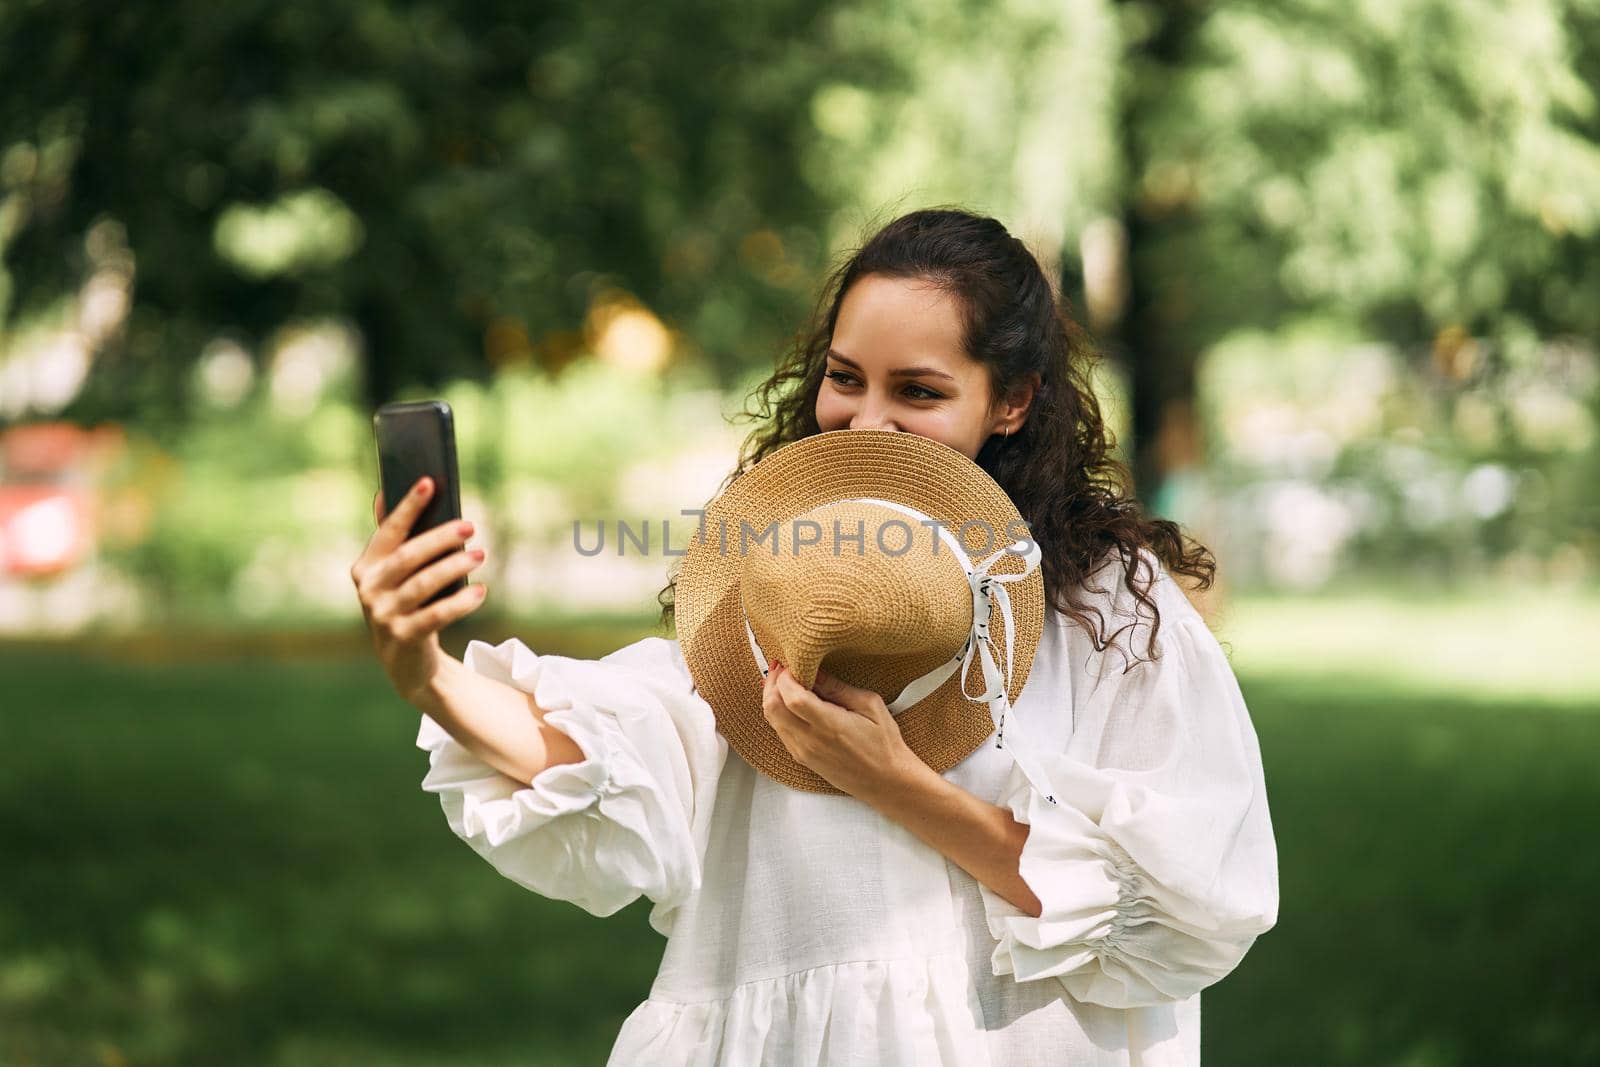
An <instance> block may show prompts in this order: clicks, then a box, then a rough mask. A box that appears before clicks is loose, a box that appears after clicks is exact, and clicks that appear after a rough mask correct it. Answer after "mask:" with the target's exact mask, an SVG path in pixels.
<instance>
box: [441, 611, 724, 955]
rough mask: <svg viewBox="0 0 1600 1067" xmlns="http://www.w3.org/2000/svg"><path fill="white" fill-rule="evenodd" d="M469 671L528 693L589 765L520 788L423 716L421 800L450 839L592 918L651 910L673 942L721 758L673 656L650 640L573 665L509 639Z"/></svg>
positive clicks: (701, 851)
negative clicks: (435, 808) (433, 809)
mask: <svg viewBox="0 0 1600 1067" xmlns="http://www.w3.org/2000/svg"><path fill="white" fill-rule="evenodd" d="M463 662H464V663H465V664H466V665H467V666H468V667H469V668H470V669H472V670H474V671H477V672H478V673H479V674H483V675H486V676H488V677H491V678H494V679H496V680H497V681H501V682H505V683H507V684H508V685H511V686H514V687H516V688H517V689H520V690H522V691H523V692H525V693H529V694H532V696H533V698H534V700H535V701H536V702H537V703H538V705H539V706H540V707H541V708H544V709H545V712H546V716H545V718H546V721H548V722H549V723H551V724H552V725H554V726H556V727H559V728H560V729H561V731H562V732H563V733H565V734H567V735H568V736H570V737H571V738H572V739H573V741H574V742H575V743H576V744H577V745H578V747H579V748H580V749H581V750H582V751H583V759H581V760H580V761H578V762H577V763H563V764H556V765H554V766H551V767H547V768H545V769H544V770H543V771H541V772H540V773H539V774H537V775H535V776H534V778H533V780H532V781H531V782H526V783H525V782H521V781H518V780H516V779H514V778H511V777H508V776H507V775H505V774H503V773H501V772H500V771H499V770H497V769H495V768H493V767H491V766H490V765H488V764H487V763H484V762H482V761H481V760H479V759H478V758H477V757H475V756H473V755H472V753H471V752H469V751H468V750H467V748H466V747H465V746H464V745H462V744H461V743H460V742H458V741H456V740H455V738H453V737H452V736H451V735H450V734H449V733H447V732H446V731H445V730H444V728H443V727H441V726H440V725H439V724H438V722H436V721H435V720H434V719H433V718H432V717H430V716H428V715H423V717H422V725H421V728H420V729H419V731H418V733H417V747H418V748H421V749H423V750H425V751H426V752H427V753H428V773H427V775H426V776H425V777H424V778H423V780H422V788H423V789H424V790H426V791H427V792H430V793H437V794H438V796H439V803H440V805H441V806H442V807H443V809H444V815H445V819H446V821H447V822H448V823H449V824H450V829H451V830H452V831H454V832H455V834H456V835H457V836H458V837H460V838H461V839H462V840H464V841H466V842H467V844H469V845H471V846H472V848H473V849H474V850H475V851H476V852H477V853H478V854H479V855H480V856H482V857H483V858H484V859H486V860H488V861H489V863H490V864H492V865H493V866H494V868H495V869H496V870H498V871H499V872H500V873H501V874H503V875H505V876H506V877H507V878H509V879H511V880H512V881H514V882H516V883H518V884H519V885H522V886H525V887H526V888H528V889H531V890H533V891H534V892H536V893H539V894H540V895H542V896H546V897H550V898H552V899H556V900H566V901H571V902H572V903H574V904H577V905H578V906H579V907H581V908H583V909H584V910H585V911H588V912H590V913H591V914H594V915H600V916H605V915H612V914H614V913H616V912H617V911H619V910H620V909H621V908H623V907H625V906H626V905H628V904H630V903H632V902H633V901H635V900H637V899H638V898H639V896H640V895H641V894H642V895H644V896H646V897H649V898H650V899H651V900H652V901H654V902H655V907H654V908H653V909H652V910H651V913H650V923H651V925H652V926H653V927H655V929H656V930H658V931H659V932H660V933H662V934H663V935H666V934H668V933H669V932H670V930H671V925H672V917H673V915H674V913H675V911H676V909H677V908H678V906H679V905H681V904H682V903H683V902H684V901H685V900H687V899H688V898H689V897H690V896H691V895H692V894H693V893H694V892H695V891H697V890H698V889H699V887H700V882H701V873H702V870H701V867H702V862H703V860H704V857H705V849H706V843H707V841H708V838H709V833H710V821H711V809H712V805H713V801H714V799H715V796H716V788H717V779H718V777H719V776H720V774H721V771H722V765H723V762H724V760H725V759H726V757H727V751H728V749H727V742H726V741H725V740H723V738H722V736H721V735H720V734H719V733H717V731H716V724H715V719H714V717H713V715H712V712H711V708H710V706H709V705H707V704H706V703H705V701H704V700H703V699H702V698H701V697H700V696H699V694H698V693H696V692H695V691H694V687H693V683H692V681H691V680H690V677H689V673H688V669H687V667H686V666H685V665H684V662H683V657H682V654H681V653H680V652H679V650H678V643H677V642H676V641H675V640H669V639H667V638H662V637H647V638H645V639H643V640H641V641H638V642H635V643H634V644H631V645H628V646H625V647H623V648H621V649H618V650H617V651H615V652H613V653H611V654H610V655H607V656H604V657H602V658H600V659H598V660H581V659H571V658H568V657H566V656H555V655H537V654H535V653H533V652H532V651H530V650H529V649H528V647H527V646H526V645H524V644H523V643H522V642H521V641H518V640H517V639H515V638H510V639H508V640H506V641H504V642H502V643H501V644H499V645H490V644H488V643H487V642H484V641H472V642H470V643H469V644H468V645H467V649H466V653H465V655H464V656H463Z"/></svg>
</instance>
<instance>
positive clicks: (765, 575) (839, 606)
mask: <svg viewBox="0 0 1600 1067" xmlns="http://www.w3.org/2000/svg"><path fill="white" fill-rule="evenodd" d="M851 497H877V498H881V499H884V500H890V501H894V502H896V503H899V504H902V505H905V506H907V507H912V508H915V509H917V510H918V511H921V512H924V513H926V514H927V515H929V516H930V517H932V518H934V519H937V520H939V521H940V522H942V523H943V524H944V525H945V526H946V527H947V528H948V529H949V530H950V532H951V533H953V534H955V535H956V536H957V537H958V538H959V539H960V540H961V543H962V544H963V545H964V547H965V548H966V550H967V553H968V555H969V556H970V557H971V558H972V559H974V560H978V559H982V558H983V557H985V556H987V555H989V554H991V553H993V552H995V551H996V550H998V549H1000V548H1002V547H1003V546H1005V545H1007V544H1009V543H1010V542H1011V540H1012V539H1013V538H1014V537H1015V536H1026V535H1027V526H1026V524H1025V523H1024V522H1023V521H1022V519H1021V516H1020V515H1019V513H1018V512H1017V509H1016V506H1015V505H1014V504H1013V503H1012V501H1011V499H1010V498H1009V497H1007V496H1006V494H1005V491H1004V490H1002V489H1001V488H1000V486H999V485H997V484H996V483H995V481H994V479H992V478H990V477H989V475H988V474H987V473H986V472H985V471H984V470H983V469H982V468H981V467H979V466H978V465H977V464H976V463H974V462H972V461H971V460H970V459H968V458H967V457H966V456H964V455H962V454H961V453H960V452H958V451H956V450H955V449H953V448H950V447H949V446H948V445H944V444H941V443H939V442H937V441H933V440H930V439H929V438H926V437H922V436H920V435H917V434H910V433H897V432H894V431H891V430H834V431H830V432H828V433H821V434H815V435H813V436H811V437H807V438H804V439H802V440H800V441H796V442H794V443H792V444H789V445H786V446H785V447H783V448H781V449H779V450H778V451H776V452H774V453H772V454H771V455H769V456H767V457H766V458H765V459H763V460H762V461H761V462H760V463H759V464H757V465H756V466H755V467H754V468H752V469H751V470H749V471H747V472H745V473H744V474H743V475H742V476H740V477H739V478H737V479H735V480H734V482H733V484H732V485H730V486H729V487H728V489H727V490H726V491H725V492H723V493H722V495H720V496H719V497H717V498H716V499H715V500H713V501H712V502H711V503H710V504H709V505H707V507H706V514H705V518H704V521H703V523H702V524H701V526H700V529H699V530H698V531H697V532H696V535H695V536H694V537H693V538H692V539H691V541H690V543H689V545H688V547H687V549H686V550H685V553H684V558H683V564H682V567H681V568H680V570H679V573H678V579H677V587H676V608H675V612H674V613H675V616H676V619H677V628H678V640H679V643H680V646H681V647H682V650H683V656H684V660H685V662H686V663H687V664H688V667H689V673H690V675H691V676H692V678H693V679H694V683H695V688H696V690H697V691H698V692H699V693H700V695H701V696H702V697H703V698H704V699H705V700H706V702H707V703H708V704H709V705H710V706H711V709H712V711H713V712H714V714H715V715H716V720H717V729H718V730H719V731H720V732H721V733H722V735H723V737H725V738H726V739H727V741H728V744H729V745H730V746H731V747H732V748H733V749H734V751H736V752H738V753H739V755H740V756H741V757H743V758H744V760H745V761H746V762H747V763H749V764H750V765H751V766H753V767H755V768H756V769H757V770H759V771H761V772H763V773H764V774H767V775H768V776H769V777H771V778H773V779H774V780H776V781H778V782H781V783H783V784H784V785H787V786H791V787H793V788H795V789H801V790H805V791H807V792H814V793H834V794H837V793H839V792H840V790H838V789H836V788H835V787H834V786H833V785H831V784H830V783H829V782H828V781H827V780H826V779H824V778H822V777H821V776H820V775H818V774H816V773H815V772H814V771H812V770H810V769H809V768H807V767H805V766H804V765H802V764H800V763H798V762H797V761H796V760H794V758H793V757H791V756H790V755H789V753H788V750H787V749H785V748H784V746H783V742H782V741H781V740H780V739H779V738H778V735H777V734H776V733H775V732H774V731H773V729H772V727H771V726H770V725H769V724H768V723H767V721H766V718H765V716H763V714H762V711H761V689H762V679H761V672H760V670H759V668H757V666H756V663H755V659H754V657H753V656H752V654H751V651H750V645H749V641H748V638H747V637H746V636H745V630H744V620H745V617H746V612H747V611H748V617H749V619H750V626H751V629H752V630H753V631H754V632H755V635H756V639H757V640H758V641H760V642H761V647H762V649H763V651H764V652H765V653H766V655H767V658H768V659H769V660H772V661H778V662H782V663H784V664H785V665H786V666H787V667H788V668H789V669H790V670H792V671H793V672H794V673H795V676H796V678H797V680H799V681H800V682H801V683H802V684H804V685H807V686H809V685H811V684H812V682H813V681H814V679H815V674H816V669H817V668H818V667H819V666H820V667H822V668H823V669H825V670H827V671H828V672H829V673H830V674H833V675H835V676H837V677H839V678H840V679H842V680H844V681H846V682H849V683H850V684H852V685H856V686H861V687H863V688H866V689H871V690H873V691H874V692H877V693H878V694H880V695H881V696H882V697H883V698H884V700H885V701H889V700H893V699H894V697H895V696H896V695H898V694H899V692H900V690H901V689H902V688H903V687H904V686H905V684H906V683H907V682H909V681H911V680H912V679H913V678H915V677H917V676H918V675H920V674H923V673H925V672H926V671H928V670H930V669H932V668H934V667H936V666H938V665H939V664H940V663H942V662H944V661H945V660H947V659H949V658H950V657H952V656H954V655H955V654H956V653H957V652H958V651H959V650H960V648H961V645H962V642H963V641H964V640H965V637H966V633H967V631H968V629H969V628H970V627H971V625H972V594H971V592H970V590H969V588H968V585H967V581H966V577H965V574H964V573H963V571H962V569H961V566H960V564H959V562H957V561H956V560H955V559H954V558H953V554H952V553H951V551H950V549H949V546H948V544H946V543H944V542H943V541H939V543H938V547H937V548H935V547H934V542H935V541H936V540H937V538H936V535H935V533H934V531H933V530H932V529H931V528H929V527H927V526H923V525H919V524H918V523H917V522H916V520H914V519H912V518H910V517H909V516H906V515H904V514H903V513H900V512H896V511H893V510H892V509H888V508H883V507H881V506H878V505H872V504H858V503H852V504H845V503H840V501H842V500H844V499H846V498H851ZM797 519H799V520H802V521H801V522H799V523H797V522H796V521H795V520H797ZM804 520H811V521H812V522H814V523H815V525H816V527H820V531H819V530H817V529H816V528H815V527H811V526H807V525H806V523H805V521H804ZM836 522H837V527H836V526H835V523H836ZM964 523H966V524H969V525H968V526H967V528H966V529H965V530H963V529H962V524H964ZM901 524H903V525H901ZM769 527H772V529H771V530H770V531H769V529H768V528H769ZM836 529H837V530H838V537H837V538H836V537H835V530H836ZM858 532H860V533H862V534H863V535H864V536H863V537H862V546H863V547H861V548H858V545H857V542H856V540H855V536H856V534H857V533H858ZM880 532H881V540H880V536H879V535H880ZM819 534H820V537H819ZM797 537H798V540H797ZM813 540H816V543H814V544H813V543H806V542H810V541H813ZM797 545H798V548H797ZM775 550H776V552H775ZM1022 566H1023V563H1022V560H1021V559H1020V558H1019V557H1017V556H1015V555H1011V554H1009V553H1008V554H1006V555H1003V556H1001V558H1000V559H999V560H997V561H996V563H995V564H994V566H993V568H992V570H991V573H994V574H1014V573H1017V572H1019V571H1021V570H1022ZM1006 589H1007V591H1008V592H1009V594H1010V597H1011V610H1012V616H1013V620H1014V623H1015V634H1016V636H1015V639H1014V645H1013V649H1014V656H1015V660H1016V662H1015V664H1014V665H1013V666H1012V672H1011V687H1010V690H1009V692H1010V696H1011V700H1012V702H1013V703H1015V701H1016V700H1017V698H1018V697H1019V696H1020V695H1021V693H1022V689H1023V686H1024V685H1025V684H1026V682H1027V679H1028V672H1029V670H1030V669H1031V668H1032V665H1033V657H1034V653H1035V651H1036V650H1037V648H1038V643H1039V636H1040V632H1041V630H1042V628H1043V622H1044V582H1043V578H1042V577H1041V575H1040V573H1039V571H1038V570H1035V571H1034V572H1033V573H1032V574H1030V575H1028V576H1027V577H1026V578H1024V579H1022V580H1021V581H1017V582H1012V583H1009V584H1008V585H1007V586H1006ZM990 634H991V636H992V638H993V639H994V641H995V647H996V648H997V649H998V652H997V660H998V662H999V666H1000V669H1001V671H1002V673H1003V672H1004V670H1005V663H1004V660H1003V657H1004V641H1005V635H1004V628H1003V625H1002V623H1001V620H1000V617H999V613H998V612H996V614H995V616H994V618H993V619H992V620H991V626H990ZM982 685H983V681H982V675H981V672H980V670H979V668H978V666H977V664H976V663H974V666H973V669H972V672H971V679H970V681H969V685H968V688H969V691H972V692H977V691H979V690H981V688H982ZM896 722H897V723H898V724H899V727H900V732H901V734H902V736H903V737H904V738H905V741H906V744H907V746H908V747H910V749H911V750H912V751H913V752H915V753H916V754H917V756H918V757H919V758H920V759H921V760H922V761H923V762H924V763H926V764H927V765H928V766H929V767H931V768H932V769H933V770H935V771H938V772H940V773H942V772H944V771H946V770H949V769H950V768H951V767H954V766H955V765H956V764H958V763H960V762H961V761H962V760H963V759H965V758H966V757H967V756H969V755H970V754H971V753H972V752H973V751H974V750H975V749H977V747H978V746H979V745H981V744H982V743H983V742H984V740H985V739H986V738H987V737H988V736H989V735H990V734H991V733H993V732H994V723H993V722H992V720H991V719H990V716H989V709H988V707H987V706H986V705H985V704H983V703H981V702H978V701H973V700H968V699H967V698H966V697H964V696H963V695H962V693H961V678H960V672H957V673H956V674H954V675H952V676H951V677H950V678H948V679H946V680H945V682H944V683H943V684H941V685H940V686H939V687H938V688H937V689H935V690H934V691H933V692H932V693H930V694H929V695H928V696H927V697H925V698H923V699H922V700H921V701H920V702H918V703H917V704H916V705H914V706H913V707H911V708H909V709H907V710H905V711H903V712H901V713H900V714H899V715H898V716H897V717H896Z"/></svg>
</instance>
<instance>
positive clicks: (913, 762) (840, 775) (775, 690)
mask: <svg viewBox="0 0 1600 1067" xmlns="http://www.w3.org/2000/svg"><path fill="white" fill-rule="evenodd" d="M761 712H762V714H763V715H765V716H766V719H767V722H768V723H769V724H771V726H772V729H773V730H774V731H775V732H776V733H777V735H778V738H779V740H781V741H782V742H783V747H784V748H786V749H788V750H789V755H790V756H792V757H793V758H794V759H795V761H796V762H798V763H800V764H801V765H802V766H804V767H807V768H809V769H811V770H813V771H815V772H816V773H817V774H819V775H821V776H822V777H823V778H825V779H826V780H827V781H828V782H829V783H830V784H832V785H833V786H834V787H835V788H838V789H842V790H843V791H844V792H846V793H849V794H850V795H851V796H853V797H855V798H857V799H858V800H862V801H865V802H866V803H868V804H873V803H875V801H876V800H877V798H878V797H880V796H882V795H883V794H884V793H885V792H886V791H890V790H894V789H897V788H899V787H900V786H901V785H902V784H903V783H904V782H905V781H906V780H907V778H908V777H910V776H912V775H914V774H915V773H916V772H917V769H918V768H919V767H923V768H925V767H926V764H924V763H923V762H922V761H921V759H920V758H918V756H917V754H916V753H915V752H912V751H911V749H910V748H909V747H907V745H906V742H905V738H904V737H902V736H901V734H900V725H899V724H898V723H896V722H895V721H894V716H893V715H891V714H889V709H888V707H887V706H886V705H885V704H884V702H883V697H881V696H879V695H878V694H877V693H874V692H873V691H872V690H870V689H862V688H860V687H858V686H853V685H850V684H848V683H846V682H843V681H840V680H839V679H838V678H836V677H834V676H833V675H831V674H829V673H828V672H827V671H824V670H822V669H821V668H818V669H817V680H816V685H815V686H813V687H812V688H811V689H807V688H805V687H804V686H803V685H801V684H800V683H799V682H798V681H796V680H795V677H794V675H792V674H790V673H789V672H788V670H787V669H785V668H784V667H783V665H782V664H777V663H775V664H773V665H772V669H771V670H770V671H768V672H767V677H766V679H765V681H764V683H763V685H762V691H761Z"/></svg>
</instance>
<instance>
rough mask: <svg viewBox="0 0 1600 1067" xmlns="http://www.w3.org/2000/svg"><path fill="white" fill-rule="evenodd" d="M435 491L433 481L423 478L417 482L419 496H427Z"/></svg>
mask: <svg viewBox="0 0 1600 1067" xmlns="http://www.w3.org/2000/svg"><path fill="white" fill-rule="evenodd" d="M432 490H433V479H432V478H422V479H421V480H419V481H418V482H417V495H418V496H427V495H428V494H429V493H430V492H431V491H432Z"/></svg>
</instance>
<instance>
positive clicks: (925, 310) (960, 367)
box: [817, 274, 1027, 459]
mask: <svg viewBox="0 0 1600 1067" xmlns="http://www.w3.org/2000/svg"><path fill="white" fill-rule="evenodd" d="M827 361H828V368H827V370H826V372H825V377H824V378H823V380H822V388H821V390H820V391H819V392H818V393H817V425H818V426H819V427H820V428H821V429H822V430H823V431H828V430H844V429H853V430H859V429H884V430H898V431H899V432H901V433H914V434H920V435H922V436H923V437H930V438H932V439H933V440H935V441H939V442H942V443H943V444H947V445H949V446H950V447H951V448H954V449H956V450H957V451H959V452H961V453H963V454H965V455H966V456H967V458H968V459H975V458H976V457H977V455H978V449H979V448H981V447H982V446H983V443H984V442H985V441H986V440H988V439H989V435H990V434H994V433H1001V432H1004V431H1005V430H1007V429H1010V430H1011V432H1013V433H1015V432H1016V431H1017V429H1018V428H1019V427H1020V426H1021V425H1022V422H1023V418H1024V416H1025V415H1026V412H1027V404H1026V402H1024V403H1022V404H1021V405H1016V404H1008V405H1002V406H1001V407H1000V409H999V410H991V406H990V396H989V392H990V390H989V374H988V371H987V369H986V368H985V367H984V365H983V364H982V363H980V362H978V361H977V360H975V359H973V358H972V357H970V356H968V355H967V354H966V352H965V351H964V350H963V349H962V347H961V313H960V309H959V305H958V304H957V303H956V298H955V297H953V296H951V295H950V294H948V293H946V292H944V291H943V290H941V289H939V288H937V287H935V286H933V285H931V284H929V283H928V282H927V281H924V280H922V279H918V278H890V277H886V276H884V275H881V274H868V275H864V276H863V277H861V278H858V279H856V281H855V283H854V284H853V285H851V286H850V288H849V290H848V291H847V292H846V293H845V295H844V301H843V302H842V303H841V304H840V305H839V317H838V320H837V321H836V322H835V323H834V329H833V342H832V346H831V348H830V349H829V352H828V355H827Z"/></svg>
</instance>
